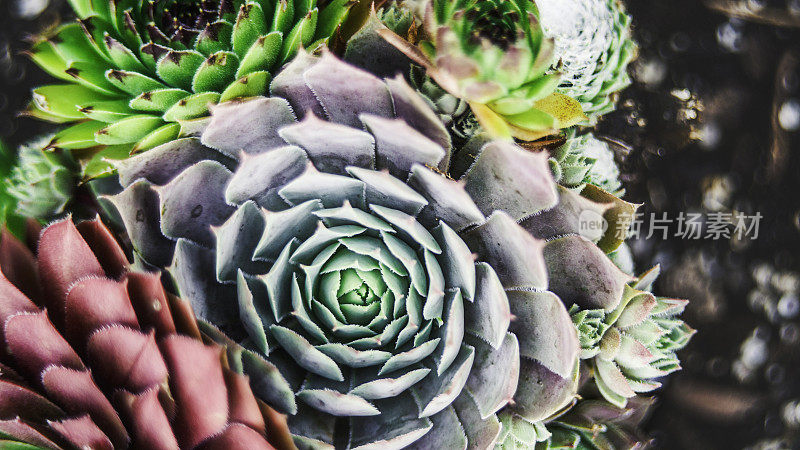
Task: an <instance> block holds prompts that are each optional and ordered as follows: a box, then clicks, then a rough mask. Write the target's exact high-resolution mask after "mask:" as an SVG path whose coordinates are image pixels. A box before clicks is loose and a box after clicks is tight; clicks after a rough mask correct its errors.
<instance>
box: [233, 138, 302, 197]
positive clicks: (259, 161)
mask: <svg viewBox="0 0 800 450" xmlns="http://www.w3.org/2000/svg"><path fill="white" fill-rule="evenodd" d="M306 164H308V159H307V158H306V154H305V152H303V150H302V149H300V148H299V147H295V146H293V145H287V146H283V147H278V148H275V149H273V150H272V151H270V152H267V153H261V154H257V155H248V154H246V153H245V154H242V157H241V163H240V165H239V168H238V170H237V171H236V172H235V173H234V174H233V177H231V180H230V182H229V183H228V185H227V187H226V188H225V200H226V201H227V202H228V203H229V204H234V205H240V204H242V203H244V202H245V201H248V200H253V201H255V202H256V203H257V204H258V205H259V206H261V207H263V208H266V209H269V210H273V211H279V210H281V209H283V207H285V203H284V202H283V200H282V199H281V198H280V197H279V195H278V192H279V190H280V189H281V188H282V187H283V186H285V185H286V183H288V182H289V181H290V180H292V179H294V178H296V177H297V176H299V175H300V174H302V173H303V171H304V170H305V167H306Z"/></svg>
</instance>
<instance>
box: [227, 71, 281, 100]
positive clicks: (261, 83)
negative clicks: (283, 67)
mask: <svg viewBox="0 0 800 450" xmlns="http://www.w3.org/2000/svg"><path fill="white" fill-rule="evenodd" d="M271 78H272V77H271V76H270V74H269V72H265V71H261V72H253V73H251V74H249V75H246V76H244V77H242V78H240V79H238V80H236V82H234V83H231V85H230V86H228V87H227V89H225V91H224V92H222V95H221V96H220V98H219V102H220V103H222V102H227V101H228V100H233V99H235V98H245V97H257V96H259V95H264V94H266V93H267V91H268V89H269V80H270V79H271Z"/></svg>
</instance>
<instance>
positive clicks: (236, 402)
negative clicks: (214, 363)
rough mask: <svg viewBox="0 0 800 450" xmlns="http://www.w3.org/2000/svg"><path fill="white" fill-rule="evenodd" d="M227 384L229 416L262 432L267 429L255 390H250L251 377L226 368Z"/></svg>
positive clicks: (230, 418)
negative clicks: (254, 393)
mask: <svg viewBox="0 0 800 450" xmlns="http://www.w3.org/2000/svg"><path fill="white" fill-rule="evenodd" d="M224 376H225V384H226V386H227V387H228V404H229V405H230V406H229V412H228V415H229V416H230V417H229V418H228V420H229V421H231V422H237V423H241V424H244V425H247V426H248V427H250V428H252V429H254V430H256V431H258V432H260V433H264V432H265V431H266V425H265V424H264V416H263V415H261V410H260V409H259V407H258V402H257V401H256V398H255V396H254V395H253V391H251V390H250V379H249V378H248V377H247V376H246V375H242V374H238V373H236V372H234V371H232V370H229V369H224Z"/></svg>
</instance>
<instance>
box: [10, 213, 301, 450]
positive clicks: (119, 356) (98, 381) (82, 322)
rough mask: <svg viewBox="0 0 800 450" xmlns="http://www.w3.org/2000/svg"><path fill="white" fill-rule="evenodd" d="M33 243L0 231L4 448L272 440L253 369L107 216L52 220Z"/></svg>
mask: <svg viewBox="0 0 800 450" xmlns="http://www.w3.org/2000/svg"><path fill="white" fill-rule="evenodd" d="M37 254H38V255H37V256H38V257H34V255H33V253H32V252H31V251H30V250H28V248H27V247H26V246H25V245H23V244H22V243H21V242H19V241H17V240H16V239H15V238H13V237H12V236H10V235H9V234H7V233H3V236H2V242H1V243H0V268H1V269H2V272H0V291H2V296H0V324H2V328H1V329H0V342H2V353H0V356H1V357H2V364H0V369H2V370H0V447H3V448H34V447H36V448H47V449H60V448H94V449H111V448H116V449H120V448H128V447H133V448H159V449H160V448H163V449H168V448H174V449H177V448H187V449H188V448H198V449H201V448H202V449H214V448H242V449H256V448H263V449H271V448H273V447H272V446H271V445H270V444H269V443H268V442H267V440H266V438H265V429H266V427H267V421H266V420H265V417H267V418H268V419H269V418H270V416H269V415H264V414H263V413H262V410H261V409H260V408H261V406H260V405H259V403H258V401H257V400H256V398H255V396H254V395H253V393H252V391H251V390H250V387H249V385H248V379H247V377H246V376H243V375H241V374H238V373H235V372H234V371H232V370H230V369H229V368H228V367H227V366H226V363H225V362H224V360H223V359H221V356H222V354H223V349H222V348H221V347H219V346H217V345H206V344H204V343H203V342H202V341H201V340H200V339H199V337H200V336H199V332H198V330H197V327H196V325H195V322H194V317H193V316H192V312H191V308H190V307H189V306H188V304H187V303H185V302H184V301H182V300H179V299H177V298H174V297H171V296H168V295H167V294H166V293H165V292H164V290H163V288H162V287H161V282H160V277H159V275H157V274H152V273H136V272H129V271H127V268H128V261H127V259H126V257H125V254H124V253H123V251H122V249H121V248H120V247H119V246H118V245H117V243H116V241H115V240H114V238H113V237H112V235H111V234H110V232H109V231H108V230H107V229H106V228H105V227H104V226H103V224H102V223H101V222H100V221H99V220H94V221H90V222H83V223H81V224H79V225H78V226H77V227H76V226H75V225H73V223H72V221H71V220H69V219H65V220H62V221H59V222H56V223H54V224H52V225H50V226H49V227H48V228H46V229H45V230H43V232H42V234H41V238H40V240H39V242H38V251H37ZM198 374H200V375H198ZM265 408H266V407H265ZM264 411H265V412H266V411H268V408H267V409H265V410H264ZM269 420H270V421H272V420H273V419H269ZM278 423H279V422H278ZM270 427H272V425H271V424H270ZM270 431H271V433H272V435H273V436H274V439H275V440H274V441H273V442H276V445H281V444H278V443H280V442H286V437H287V436H288V435H286V434H285V433H283V435H281V431H280V428H279V427H272V429H271V430H270ZM281 439H283V440H282V441H281ZM14 442H17V443H18V444H16V445H15V444H14ZM21 443H27V444H28V445H29V446H25V445H22V444H21ZM31 446H33V447H31Z"/></svg>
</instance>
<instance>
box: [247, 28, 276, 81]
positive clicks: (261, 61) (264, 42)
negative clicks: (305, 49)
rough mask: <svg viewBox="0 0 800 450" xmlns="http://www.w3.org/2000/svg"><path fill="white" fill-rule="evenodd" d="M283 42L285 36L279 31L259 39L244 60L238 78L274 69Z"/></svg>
mask: <svg viewBox="0 0 800 450" xmlns="http://www.w3.org/2000/svg"><path fill="white" fill-rule="evenodd" d="M282 42H283V35H282V34H281V33H280V32H279V31H273V32H272V33H269V34H267V35H266V36H261V37H260V38H258V40H256V42H255V43H254V44H253V45H252V46H251V47H250V50H248V51H247V53H246V54H245V55H244V57H243V58H242V63H241V64H240V65H239V69H238V70H237V71H236V78H242V77H243V76H245V75H247V74H249V73H252V72H257V71H261V70H269V69H270V68H272V67H273V66H274V65H275V63H276V62H278V56H279V55H280V52H281V43H282Z"/></svg>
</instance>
